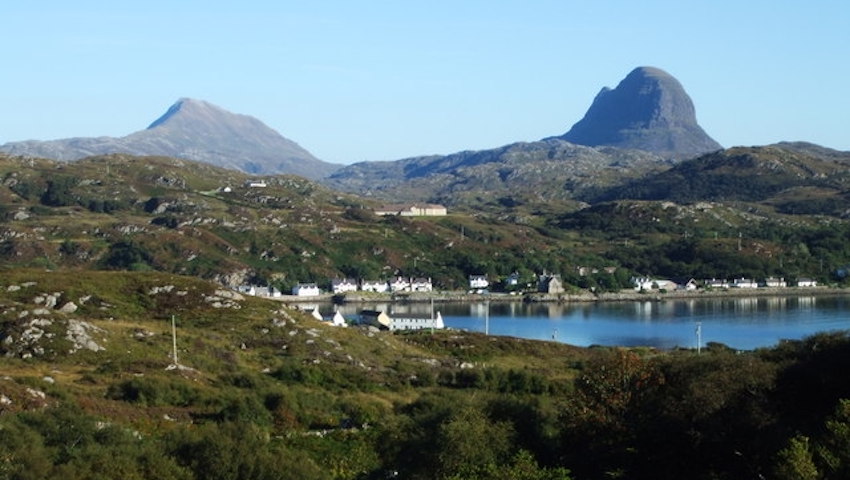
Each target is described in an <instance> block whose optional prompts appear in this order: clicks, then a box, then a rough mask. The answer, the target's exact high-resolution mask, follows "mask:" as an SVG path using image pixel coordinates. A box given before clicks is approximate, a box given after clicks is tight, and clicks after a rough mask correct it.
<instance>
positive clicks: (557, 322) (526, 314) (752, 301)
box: [322, 296, 850, 350]
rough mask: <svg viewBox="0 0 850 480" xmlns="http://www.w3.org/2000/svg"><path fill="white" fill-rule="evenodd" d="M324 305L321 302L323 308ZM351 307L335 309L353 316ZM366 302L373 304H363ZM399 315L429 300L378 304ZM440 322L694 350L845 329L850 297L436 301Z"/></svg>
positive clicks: (849, 324)
mask: <svg viewBox="0 0 850 480" xmlns="http://www.w3.org/2000/svg"><path fill="white" fill-rule="evenodd" d="M330 308H331V307H330V306H328V307H322V311H323V313H324V312H325V310H326V309H327V311H328V312H330ZM358 308H359V307H357V306H354V305H345V306H342V307H341V308H340V309H341V311H342V313H343V315H344V316H345V317H346V318H354V317H356V315H357V312H358ZM370 308H373V307H370ZM375 308H377V309H383V310H385V311H388V312H390V314H391V315H392V314H393V313H395V314H398V315H401V314H414V315H423V316H424V315H428V313H429V312H430V305H427V304H411V305H378V306H377V307H375ZM435 310H439V311H440V312H441V313H442V315H443V319H444V321H445V323H446V326H447V327H450V328H457V329H465V330H470V331H478V332H484V331H485V329H486V330H487V331H488V333H489V334H491V335H508V336H514V337H522V338H531V339H540V340H553V339H554V340H556V341H559V342H564V343H569V344H573V345H580V346H589V345H621V346H641V345H643V346H653V347H658V348H663V349H669V348H674V347H686V348H695V347H696V346H697V334H696V330H697V325H699V326H700V327H699V328H700V331H701V336H702V344H703V346H704V345H705V344H706V343H707V342H720V343H723V344H726V345H728V346H730V347H733V348H737V349H744V350H750V349H754V348H758V347H769V346H772V345H776V344H777V343H778V342H779V341H780V340H784V339H800V338H804V337H807V336H809V335H812V334H814V333H818V332H824V331H835V330H850V297H831V296H829V297H823V296H822V297H787V298H786V297H775V298H768V297H758V298H725V299H699V300H696V299H693V300H668V301H662V302H602V303H598V304H578V305H555V304H523V303H520V302H517V303H502V302H492V303H490V304H489V315H488V314H487V312H488V306H487V304H486V303H484V302H481V303H449V304H445V303H439V304H436V305H435Z"/></svg>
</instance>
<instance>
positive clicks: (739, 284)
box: [732, 277, 759, 288]
mask: <svg viewBox="0 0 850 480" xmlns="http://www.w3.org/2000/svg"><path fill="white" fill-rule="evenodd" d="M758 286H759V285H758V283H756V281H755V280H750V279H749V278H743V277H742V278H736V279H735V280H732V288H758Z"/></svg>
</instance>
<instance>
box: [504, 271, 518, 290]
mask: <svg viewBox="0 0 850 480" xmlns="http://www.w3.org/2000/svg"><path fill="white" fill-rule="evenodd" d="M505 283H506V284H507V285H508V286H510V287H514V286H517V285H519V273H517V272H514V273H512V274H510V275H508V278H507V280H505Z"/></svg>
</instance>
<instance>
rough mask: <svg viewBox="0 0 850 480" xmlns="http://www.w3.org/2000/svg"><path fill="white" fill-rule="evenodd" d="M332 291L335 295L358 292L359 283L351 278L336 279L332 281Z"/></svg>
mask: <svg viewBox="0 0 850 480" xmlns="http://www.w3.org/2000/svg"><path fill="white" fill-rule="evenodd" d="M331 290H332V291H333V293H334V295H338V294H340V293H346V292H356V291H357V282H355V281H354V280H352V279H350V278H334V279H333V280H331Z"/></svg>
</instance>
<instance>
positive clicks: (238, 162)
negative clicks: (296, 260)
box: [0, 98, 338, 179]
mask: <svg viewBox="0 0 850 480" xmlns="http://www.w3.org/2000/svg"><path fill="white" fill-rule="evenodd" d="M0 151H3V152H7V153H10V154H13V155H26V156H32V157H42V158H52V159H56V160H62V161H73V160H79V159H81V158H84V157H88V156H92V155H104V154H109V153H128V154H132V155H161V156H169V157H179V158H185V159H189V160H197V161H201V162H205V163H210V164H212V165H217V166H220V167H225V168H231V169H237V170H241V171H243V172H246V173H254V174H272V173H291V174H295V175H301V176H304V177H307V178H311V179H316V178H321V177H324V176H326V175H328V174H329V173H331V172H333V171H334V170H336V168H338V166H337V165H334V164H330V163H326V162H323V161H321V160H319V159H317V158H316V157H314V156H313V155H312V154H311V153H310V152H308V151H307V150H305V149H303V148H302V147H301V146H299V145H298V144H297V143H295V142H293V141H292V140H289V139H287V138H285V137H283V136H282V135H280V134H279V133H277V132H276V131H274V130H273V129H271V128H269V127H268V126H266V125H265V124H264V123H263V122H261V121H259V120H257V119H256V118H253V117H250V116H247V115H239V114H235V113H231V112H228V111H227V110H224V109H222V108H220V107H217V106H215V105H213V104H211V103H208V102H204V101H201V100H194V99H191V98H182V99H180V100H178V101H177V102H176V103H175V104H174V105H172V106H171V107H170V108H169V109H168V111H167V112H166V113H165V114H164V115H162V116H161V117H160V118H159V119H157V120H156V121H154V122H153V123H151V125H150V126H149V127H148V128H146V129H145V130H141V131H138V132H135V133H132V134H130V135H127V136H124V137H120V138H112V137H96V138H69V139H61V140H51V141H45V142H41V141H25V142H10V143H7V144H5V145H2V146H0Z"/></svg>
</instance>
